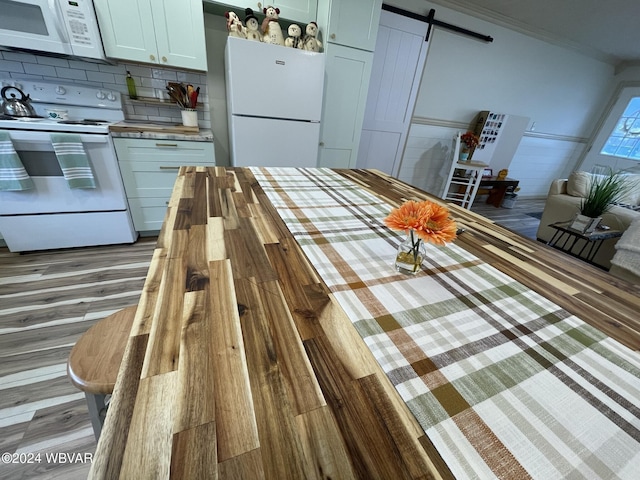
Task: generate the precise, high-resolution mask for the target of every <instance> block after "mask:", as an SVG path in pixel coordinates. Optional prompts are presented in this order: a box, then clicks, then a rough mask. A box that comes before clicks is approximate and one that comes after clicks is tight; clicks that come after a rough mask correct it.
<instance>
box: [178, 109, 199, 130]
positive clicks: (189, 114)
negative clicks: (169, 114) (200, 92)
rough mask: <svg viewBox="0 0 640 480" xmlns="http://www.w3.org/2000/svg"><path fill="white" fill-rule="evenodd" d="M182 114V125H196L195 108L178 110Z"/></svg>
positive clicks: (196, 114)
mask: <svg viewBox="0 0 640 480" xmlns="http://www.w3.org/2000/svg"><path fill="white" fill-rule="evenodd" d="M180 113H181V114H182V125H184V126H185V127H197V126H198V112H197V111H196V109H195V108H186V109H184V110H180Z"/></svg>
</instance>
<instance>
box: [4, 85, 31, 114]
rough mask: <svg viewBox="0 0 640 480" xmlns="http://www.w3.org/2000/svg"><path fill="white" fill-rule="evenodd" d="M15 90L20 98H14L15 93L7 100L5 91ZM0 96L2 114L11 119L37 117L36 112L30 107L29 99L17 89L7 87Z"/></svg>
mask: <svg viewBox="0 0 640 480" xmlns="http://www.w3.org/2000/svg"><path fill="white" fill-rule="evenodd" d="M11 89H13V90H15V91H17V92H18V93H19V94H20V98H19V99H18V98H16V94H15V93H13V92H12V93H11V94H10V96H11V98H7V90H11ZM0 95H1V96H2V112H3V113H4V114H5V115H10V116H12V117H37V116H38V115H37V114H36V111H35V110H34V109H33V107H32V106H31V103H30V102H31V98H30V97H29V95H25V94H24V92H23V91H22V90H20V89H19V88H18V87H11V86H7V87H4V88H3V89H2V91H0Z"/></svg>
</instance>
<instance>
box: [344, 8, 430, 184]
mask: <svg viewBox="0 0 640 480" xmlns="http://www.w3.org/2000/svg"><path fill="white" fill-rule="evenodd" d="M427 26H428V25H427V23H424V22H421V21H418V20H414V19H411V18H407V17H404V16H402V15H398V14H395V13H390V12H387V11H384V10H383V11H382V14H381V15H380V28H379V29H378V37H377V41H376V49H375V52H374V59H373V68H372V71H371V81H370V83H369V93H368V96H367V105H366V109H365V115H364V124H363V127H362V136H361V137H360V148H359V149H358V161H357V167H358V168H377V169H378V170H381V171H383V172H386V173H388V174H390V175H394V176H397V174H398V172H399V170H400V162H401V159H402V154H403V152H404V146H405V142H406V139H407V134H408V132H409V127H410V125H411V116H412V115H413V107H414V105H415V100H416V97H417V95H418V87H419V85H420V79H421V77H422V70H423V68H424V63H425V59H426V56H427V42H426V41H425V37H426V34H427Z"/></svg>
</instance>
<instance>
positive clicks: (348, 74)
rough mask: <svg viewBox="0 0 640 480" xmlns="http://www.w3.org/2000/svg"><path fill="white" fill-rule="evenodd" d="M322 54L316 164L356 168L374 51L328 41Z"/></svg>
mask: <svg viewBox="0 0 640 480" xmlns="http://www.w3.org/2000/svg"><path fill="white" fill-rule="evenodd" d="M325 55H326V67H325V72H326V75H325V85H324V91H325V94H324V100H323V106H322V122H321V126H320V151H319V160H318V165H319V166H321V167H330V168H355V166H356V161H357V159H358V146H359V145H360V134H361V132H362V122H363V120H364V110H365V107H366V102H367V93H368V90H369V78H370V76H371V67H372V65H373V53H372V52H365V51H363V50H358V49H354V48H348V47H343V46H342V45H333V44H329V45H327V48H326V49H325Z"/></svg>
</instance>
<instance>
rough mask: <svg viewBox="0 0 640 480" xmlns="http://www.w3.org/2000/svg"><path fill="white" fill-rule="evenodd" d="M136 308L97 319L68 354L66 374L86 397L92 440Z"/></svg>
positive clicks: (109, 391) (103, 414)
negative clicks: (91, 427)
mask: <svg viewBox="0 0 640 480" xmlns="http://www.w3.org/2000/svg"><path fill="white" fill-rule="evenodd" d="M136 309H137V306H132V307H127V308H123V309H122V310H120V311H118V312H116V313H114V314H112V315H109V316H108V317H107V318H105V319H103V320H100V321H99V322H98V323H96V324H95V325H94V326H92V327H91V328H90V329H89V330H87V331H86V332H85V333H83V334H82V336H81V337H80V339H79V340H78V341H77V342H76V344H75V345H74V346H73V348H72V349H71V353H70V354H69V360H68V361H67V375H68V376H69V379H70V380H71V383H73V384H74V385H75V386H76V387H77V388H79V389H80V390H82V391H83V392H84V394H85V397H86V398H87V405H88V407H89V417H90V418H91V425H92V426H93V433H94V434H95V436H96V441H98V439H99V438H100V432H101V431H102V424H103V423H104V417H105V415H106V413H107V409H106V406H105V400H106V396H107V395H111V393H113V387H114V385H115V384H116V377H117V376H118V370H119V369H120V363H121V362H122V356H123V355H124V349H125V347H126V346H127V340H128V338H129V333H130V332H131V325H132V324H133V318H134V317H135V315H136Z"/></svg>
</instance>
